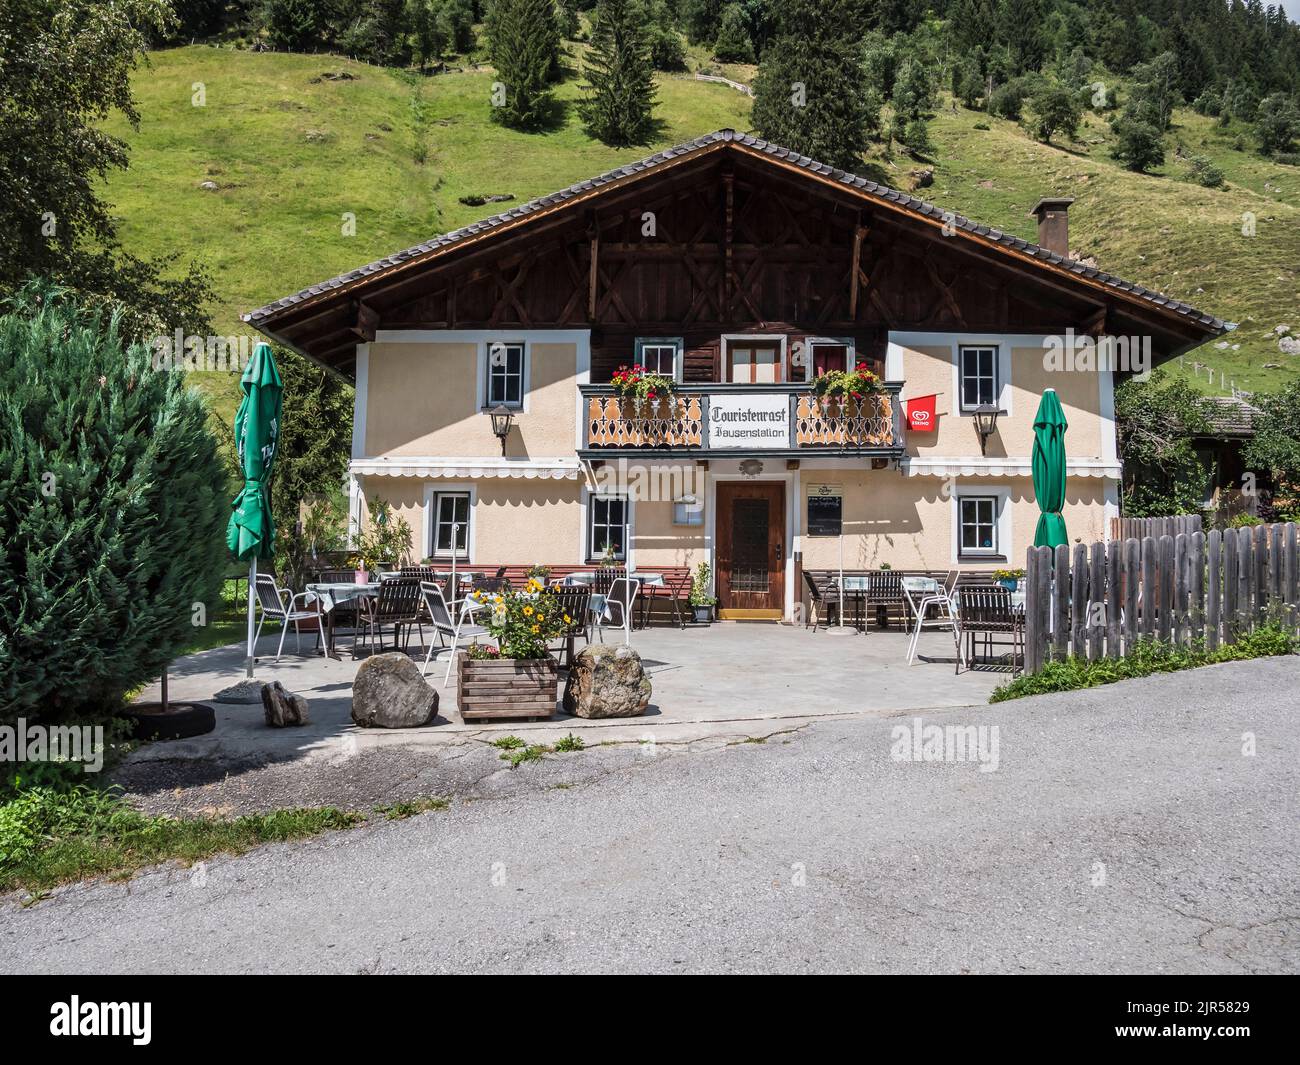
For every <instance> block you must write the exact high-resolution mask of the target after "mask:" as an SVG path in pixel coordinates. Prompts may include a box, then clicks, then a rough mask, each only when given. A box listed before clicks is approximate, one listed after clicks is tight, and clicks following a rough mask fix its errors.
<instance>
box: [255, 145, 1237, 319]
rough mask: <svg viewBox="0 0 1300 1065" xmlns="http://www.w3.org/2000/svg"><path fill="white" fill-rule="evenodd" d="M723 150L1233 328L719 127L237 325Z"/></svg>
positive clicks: (900, 194) (380, 261)
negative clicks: (813, 178) (674, 164)
mask: <svg viewBox="0 0 1300 1065" xmlns="http://www.w3.org/2000/svg"><path fill="white" fill-rule="evenodd" d="M726 148H731V149H733V150H738V151H742V152H745V153H746V154H751V155H758V156H765V157H767V158H770V159H772V160H774V161H778V162H780V163H781V164H784V165H787V166H794V167H795V168H798V169H800V170H803V171H806V172H808V173H809V174H810V175H815V176H816V177H817V178H819V179H820V180H824V181H828V182H830V183H832V184H835V185H840V186H842V187H844V188H845V189H849V190H853V191H856V192H859V193H861V194H862V195H863V196H864V198H866V199H868V200H872V201H875V202H877V203H880V204H883V205H887V206H890V207H892V208H895V209H898V210H901V211H902V212H904V213H907V214H910V215H913V216H917V217H920V218H924V219H927V220H929V221H930V222H932V223H933V224H936V225H944V224H947V225H949V226H953V227H955V228H956V229H957V230H959V231H961V232H963V233H965V234H967V235H969V236H971V237H973V238H975V239H977V240H978V241H979V242H980V243H984V244H987V245H992V246H993V247H995V248H1001V249H1005V250H1006V252H1008V253H1010V254H1013V255H1015V257H1016V258H1020V259H1023V258H1025V257H1028V258H1030V259H1032V260H1034V261H1035V262H1037V263H1038V264H1040V265H1041V266H1042V267H1043V268H1044V269H1047V270H1049V271H1051V272H1053V273H1063V274H1066V275H1070V276H1072V277H1074V278H1076V279H1078V280H1080V281H1082V282H1084V283H1085V284H1090V285H1092V286H1102V287H1105V288H1109V289H1111V290H1113V291H1115V292H1116V293H1119V294H1120V295H1121V296H1123V297H1127V298H1128V299H1131V300H1137V301H1143V302H1147V303H1150V304H1153V305H1155V306H1157V307H1161V308H1164V309H1165V310H1167V311H1172V312H1174V313H1176V314H1178V315H1181V316H1183V317H1184V318H1186V319H1188V320H1190V321H1191V322H1194V323H1195V324H1196V325H1197V326H1199V327H1200V328H1202V329H1204V330H1206V331H1207V333H1208V334H1209V335H1218V334H1221V333H1224V332H1227V331H1228V330H1230V329H1232V328H1234V325H1233V323H1229V322H1224V321H1223V320H1221V319H1219V318H1216V317H1215V316H1214V315H1212V314H1208V313H1207V312H1205V311H1201V310H1198V309H1197V308H1195V307H1193V306H1191V304H1188V303H1183V302H1182V301H1180V300H1176V299H1172V298H1171V297H1169V296H1165V295H1162V294H1161V293H1159V292H1155V291H1153V290H1152V289H1148V288H1144V287H1143V286H1141V285H1137V284H1134V283H1133V282H1131V281H1125V280H1123V279H1122V278H1119V277H1116V276H1115V275H1114V274H1108V273H1106V272H1105V271H1103V270H1098V269H1097V268H1096V267H1093V266H1088V265H1085V264H1084V263H1081V262H1078V261H1076V260H1074V259H1070V258H1066V257H1065V256H1061V255H1058V254H1056V253H1055V252H1051V251H1048V250H1047V249H1046V248H1043V247H1040V246H1039V245H1037V244H1033V243H1031V242H1029V241H1027V240H1022V239H1021V238H1020V237H1015V236H1012V235H1011V234H1009V233H1003V232H1002V231H1001V230H999V229H994V228H993V227H991V226H986V225H982V224H980V223H978V222H974V221H971V220H970V219H968V218H964V217H963V216H961V215H954V214H952V213H951V212H949V211H947V210H945V209H943V208H941V207H937V206H935V205H934V204H932V203H927V202H926V201H925V200H920V199H917V198H916V197H915V196H910V195H908V194H907V193H905V192H900V191H899V190H897V189H893V188H890V187H889V186H887V185H881V184H878V183H877V182H874V181H869V180H867V179H866V178H864V177H860V176H858V175H857V174H851V173H849V172H847V171H844V170H839V169H837V168H836V167H833V166H830V165H828V164H826V163H821V162H818V161H817V160H816V159H811V158H809V157H808V156H806V155H800V154H799V153H797V152H795V151H792V150H791V149H789V148H783V147H781V146H780V145H779V144H773V143H771V142H770V141H765V140H762V139H761V138H759V137H754V136H750V135H749V134H744V133H737V132H736V131H735V130H732V129H721V130H718V131H716V132H714V133H709V134H706V135H705V136H703V137H698V138H696V139H695V140H693V141H687V142H686V143H684V144H678V145H675V146H674V147H672V148H667V149H665V150H664V151H661V152H656V153H655V154H654V155H651V156H648V157H647V158H645V159H641V160H639V161H637V162H634V163H628V164H627V165H626V166H621V167H619V168H618V169H616V170H610V171H607V172H606V173H604V174H601V175H599V176H598V177H594V178H588V179H587V180H585V181H580V182H578V183H577V184H575V185H570V186H569V187H568V188H567V189H561V190H560V191H559V192H553V193H551V194H549V195H547V196H542V197H539V198H538V199H536V200H532V201H530V202H528V203H525V204H521V205H519V206H518V207H512V208H511V209H510V210H508V211H503V212H502V213H501V214H497V215H493V216H492V217H490V218H485V219H483V220H482V221H480V222H473V223H471V224H470V225H468V226H465V227H463V228H461V229H457V230H453V231H452V232H450V233H446V234H444V235H442V236H439V237H434V238H433V239H431V240H427V241H424V242H423V243H420V244H416V245H414V246H412V247H410V248H407V249H405V250H404V251H399V252H396V253H394V254H392V255H389V256H386V257H385V258H383V259H378V260H376V261H375V262H372V263H368V264H366V265H365V266H362V267H359V268H358V269H356V270H351V271H349V272H348V273H346V274H341V275H339V276H338V277H335V278H333V279H331V280H329V281H323V282H320V283H319V284H316V285H310V286H308V287H307V288H305V289H303V290H302V291H300V292H296V293H294V294H293V295H291V296H285V297H283V298H282V299H278V300H276V301H274V302H273V303H268V304H267V305H266V306H265V307H259V308H258V309H257V310H254V311H250V312H249V313H248V314H246V315H244V316H243V319H244V321H246V322H249V323H251V324H252V325H253V326H255V327H258V328H260V327H261V326H262V325H264V324H265V325H267V326H268V328H269V327H270V326H271V324H272V323H273V322H274V320H275V319H276V318H277V317H279V316H280V315H282V314H284V313H285V312H287V311H290V310H292V309H294V308H297V307H300V306H302V305H303V304H305V303H315V302H317V301H318V300H321V299H326V298H328V297H329V296H330V295H331V294H335V293H338V292H340V291H341V290H347V289H350V288H352V287H354V286H358V285H360V284H362V283H364V282H365V281H367V280H370V279H372V278H375V277H376V276H379V275H383V274H386V273H388V272H390V271H394V270H397V269H399V268H402V267H404V266H407V265H409V264H412V263H414V262H418V261H422V260H426V259H431V258H435V257H438V256H440V255H442V254H444V253H446V252H449V251H451V250H452V249H455V248H456V247H457V246H458V245H461V244H464V243H466V242H469V241H471V240H473V239H474V238H477V237H481V236H482V235H484V234H486V233H488V232H490V231H492V230H497V229H501V228H503V227H505V228H513V227H515V226H516V225H519V224H521V223H524V222H526V221H527V220H528V219H529V218H530V217H531V216H534V215H537V214H538V213H540V212H544V211H548V210H550V209H552V208H555V207H557V206H561V205H563V204H565V203H568V202H570V201H573V200H576V199H579V198H585V197H586V196H587V195H588V194H590V193H592V192H593V191H595V190H598V189H600V188H602V187H604V186H608V185H613V184H616V183H620V182H623V181H625V180H626V179H628V178H633V177H635V176H637V175H640V174H644V173H646V172H649V171H653V170H655V169H657V168H660V167H663V166H665V165H666V164H668V163H671V162H674V161H678V160H681V159H682V158H683V157H686V156H692V155H697V154H701V153H704V152H708V151H716V150H719V149H726Z"/></svg>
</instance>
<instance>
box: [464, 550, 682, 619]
mask: <svg viewBox="0 0 1300 1065" xmlns="http://www.w3.org/2000/svg"><path fill="white" fill-rule="evenodd" d="M542 565H544V566H546V568H548V569H550V571H551V572H550V573H549V574H547V576H546V581H547V583H549V582H551V581H554V580H557V579H559V578H560V577H567V576H569V575H570V574H573V573H591V572H593V571H595V570H597V569H599V568H600V565H599V563H596V562H586V563H581V562H579V563H568V562H566V563H563V564H557V565H548V564H546V563H542ZM533 568H534V567H533V566H532V565H531V564H522V563H519V564H516V563H510V564H507V565H504V566H490V565H489V566H466V567H465V571H466V572H467V573H482V574H484V575H486V576H489V577H505V578H506V579H507V580H509V581H510V586H511V587H512V588H521V587H523V585H524V584H526V583H527V581H528V574H529V571H530V570H532V569H533ZM620 568H621V567H620ZM644 568H645V572H647V573H662V574H663V578H664V585H663V587H659V586H648V587H647V589H642V594H643V595H645V598H644V599H643V600H642V602H641V603H639V604H637V607H636V609H637V613H638V615H639V616H640V617H641V620H642V624H643V625H644V624H646V623H647V622H648V621H651V620H653V616H652V614H653V607H654V606H655V604H656V603H662V604H664V609H663V610H662V611H661V612H660V613H661V614H662V615H663V616H664V617H665V618H666V619H672V620H673V621H674V622H675V621H676V614H675V613H674V611H673V608H672V598H673V594H674V593H676V594H677V595H679V596H681V597H683V598H684V597H685V596H687V595H689V594H690V589H691V585H690V578H691V568H690V567H689V566H646V567H644ZM633 576H636V574H635V573H633ZM647 593H648V594H647ZM678 607H679V609H681V610H683V611H685V609H686V604H685V603H679V604H678Z"/></svg>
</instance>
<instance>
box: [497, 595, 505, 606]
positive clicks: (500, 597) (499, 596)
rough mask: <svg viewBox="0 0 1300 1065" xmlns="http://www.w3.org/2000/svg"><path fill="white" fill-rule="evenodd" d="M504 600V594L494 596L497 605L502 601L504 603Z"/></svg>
mask: <svg viewBox="0 0 1300 1065" xmlns="http://www.w3.org/2000/svg"><path fill="white" fill-rule="evenodd" d="M505 601H506V600H505V596H502V595H498V596H497V598H496V605H497V606H500V605H501V604H502V603H504V602H505Z"/></svg>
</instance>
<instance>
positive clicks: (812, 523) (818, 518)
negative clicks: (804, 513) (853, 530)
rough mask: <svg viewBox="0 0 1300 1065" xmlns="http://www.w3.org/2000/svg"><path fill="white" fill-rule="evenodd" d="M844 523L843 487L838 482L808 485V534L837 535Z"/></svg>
mask: <svg viewBox="0 0 1300 1065" xmlns="http://www.w3.org/2000/svg"><path fill="white" fill-rule="evenodd" d="M843 523H844V489H843V487H841V486H840V485H838V484H809V485H808V527H807V530H806V535H808V536H839V535H840V531H841V528H842V526H843Z"/></svg>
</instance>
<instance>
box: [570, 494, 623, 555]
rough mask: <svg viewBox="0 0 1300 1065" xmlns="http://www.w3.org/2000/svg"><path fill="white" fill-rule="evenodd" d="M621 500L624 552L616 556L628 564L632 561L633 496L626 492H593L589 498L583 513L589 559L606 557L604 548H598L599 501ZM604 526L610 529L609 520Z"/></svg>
mask: <svg viewBox="0 0 1300 1065" xmlns="http://www.w3.org/2000/svg"><path fill="white" fill-rule="evenodd" d="M612 502H621V503H622V504H623V552H622V554H616V555H615V556H614V557H615V558H616V559H617V560H618V561H619V562H622V563H623V564H624V565H627V564H628V563H629V562H630V557H629V556H630V555H631V553H632V497H631V496H630V495H629V494H627V493H625V492H593V493H592V494H591V495H590V496H589V497H588V499H587V505H586V507H585V508H584V513H583V525H584V526H585V527H584V529H583V531H582V536H583V541H584V543H583V550H584V557H585V558H586V559H587V560H588V561H599V560H600V559H601V558H603V557H604V554H605V552H604V549H603V548H602V549H601V550H599V551H598V550H596V538H595V535H594V533H595V528H596V506H597V504H598V503H612ZM603 526H604V528H606V529H608V528H609V527H610V526H609V522H608V521H606V522H604V523H603Z"/></svg>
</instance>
